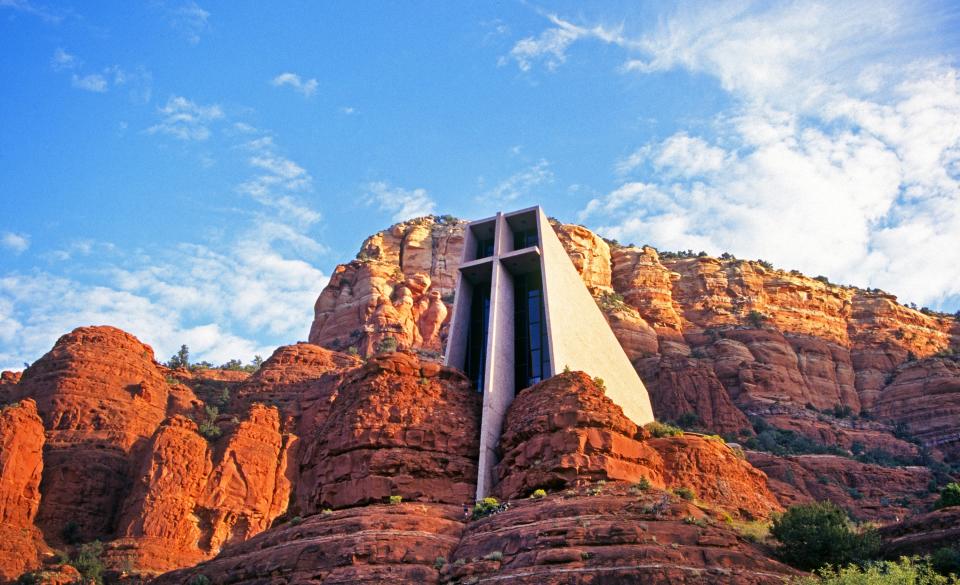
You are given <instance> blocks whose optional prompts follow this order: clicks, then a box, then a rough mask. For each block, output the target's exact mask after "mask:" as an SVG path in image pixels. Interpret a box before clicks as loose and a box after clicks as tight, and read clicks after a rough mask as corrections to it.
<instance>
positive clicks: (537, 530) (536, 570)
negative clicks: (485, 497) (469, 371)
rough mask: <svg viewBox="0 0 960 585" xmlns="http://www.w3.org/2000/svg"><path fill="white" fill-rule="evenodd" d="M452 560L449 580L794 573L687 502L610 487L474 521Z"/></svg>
mask: <svg viewBox="0 0 960 585" xmlns="http://www.w3.org/2000/svg"><path fill="white" fill-rule="evenodd" d="M593 493H595V492H593ZM449 560H450V561H451V562H450V563H449V564H448V565H446V567H445V568H444V576H445V577H446V579H447V582H451V583H466V582H486V581H487V580H489V581H494V580H496V582H503V583H521V584H531V585H533V584H536V585H548V584H560V583H564V584H569V583H623V584H627V583H657V584H664V585H665V584H674V583H698V584H707V583H751V584H752V583H782V582H783V581H784V580H785V579H786V578H788V577H791V576H793V575H795V574H796V572H795V571H793V570H792V569H790V568H789V567H786V566H784V565H782V564H780V563H778V562H777V561H774V560H772V559H770V558H769V557H768V556H767V554H765V553H764V552H763V551H762V550H760V549H759V548H758V547H757V546H756V545H753V544H750V543H748V542H746V541H745V540H743V539H742V538H740V537H739V536H738V535H737V533H736V532H735V531H734V530H733V529H732V528H731V527H730V526H729V525H727V524H725V523H723V522H720V521H717V520H715V519H713V518H710V517H707V516H705V515H704V513H703V512H702V511H701V510H700V508H698V507H697V506H694V505H693V504H691V503H689V502H686V501H683V500H682V499H680V498H677V497H673V496H670V495H668V494H663V493H662V492H659V491H658V490H651V491H648V492H643V493H640V494H639V495H638V494H637V493H635V492H629V491H626V490H624V489H617V488H615V487H609V486H607V487H604V488H603V491H602V492H601V493H595V495H587V494H584V493H582V492H576V491H574V490H570V491H568V492H565V493H564V494H563V495H556V496H553V495H551V496H548V497H546V498H543V499H539V500H526V501H518V502H515V503H514V504H513V506H512V507H511V508H510V509H509V510H507V511H505V512H501V513H499V514H495V515H493V516H489V517H487V518H484V519H482V520H479V521H477V522H473V523H471V524H470V525H469V526H468V528H467V530H466V531H465V532H464V534H463V537H462V539H461V540H460V544H459V546H458V547H457V549H456V552H454V554H453V557H452V558H450V559H449ZM478 580H479V581H478Z"/></svg>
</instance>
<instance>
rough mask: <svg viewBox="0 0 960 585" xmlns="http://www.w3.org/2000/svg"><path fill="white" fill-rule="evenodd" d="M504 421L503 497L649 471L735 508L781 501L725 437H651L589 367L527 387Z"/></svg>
mask: <svg viewBox="0 0 960 585" xmlns="http://www.w3.org/2000/svg"><path fill="white" fill-rule="evenodd" d="M504 429H505V430H504V433H503V436H502V438H501V442H500V451H501V452H502V453H503V458H502V459H501V461H500V463H499V464H498V465H497V467H496V475H497V477H498V478H499V482H498V483H497V485H496V486H495V491H496V492H497V495H499V496H500V497H502V498H504V499H507V498H516V497H520V496H524V495H527V494H529V493H531V492H533V491H534V490H535V489H538V488H546V489H551V490H558V489H563V488H567V487H572V486H578V485H584V484H586V483H590V482H596V481H601V480H602V481H624V482H629V483H634V482H638V481H640V480H641V479H646V480H647V481H649V482H650V484H651V485H652V486H654V487H657V488H660V489H678V488H686V489H690V490H692V491H693V492H694V493H696V494H697V497H699V498H700V499H701V500H702V501H704V502H707V503H709V504H711V505H712V506H714V507H716V508H718V509H723V510H725V511H727V512H728V513H730V514H732V515H735V516H742V517H746V518H765V517H767V516H769V515H770V513H771V512H774V511H777V510H780V509H781V508H780V505H779V504H778V503H777V501H776V499H775V498H774V496H773V494H772V493H771V492H770V491H769V490H768V488H767V482H766V477H765V476H764V475H763V474H762V473H759V472H758V471H757V470H756V469H754V468H753V467H752V466H750V465H749V464H748V463H746V462H745V461H743V459H742V458H741V457H739V456H738V454H737V452H735V451H733V450H732V449H730V448H729V447H727V446H726V445H725V444H724V442H723V440H721V439H719V438H717V439H710V438H704V437H698V436H683V437H670V438H661V439H652V438H650V436H649V434H648V433H647V432H646V431H644V430H643V429H640V428H638V427H637V426H636V425H635V424H633V422H631V421H630V420H629V419H628V418H626V417H625V416H624V415H623V411H622V410H621V409H620V407H619V406H617V405H616V404H614V403H613V402H612V401H611V400H610V399H609V398H607V397H606V396H605V395H604V393H603V389H602V387H600V386H597V384H596V383H595V382H594V381H593V380H591V379H590V377H589V376H587V375H586V374H584V373H583V372H570V373H564V374H560V375H558V376H554V377H553V378H550V379H549V380H546V381H544V382H541V383H539V384H537V385H535V386H532V387H530V388H528V389H526V390H524V391H523V392H521V393H520V394H519V395H518V396H517V397H516V399H515V400H514V401H513V403H512V404H511V405H510V409H509V410H508V411H507V419H506V423H505V425H504Z"/></svg>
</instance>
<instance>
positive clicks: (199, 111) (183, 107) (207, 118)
mask: <svg viewBox="0 0 960 585" xmlns="http://www.w3.org/2000/svg"><path fill="white" fill-rule="evenodd" d="M157 111H158V112H159V113H160V114H161V115H162V117H163V119H162V120H161V121H160V123H158V124H155V125H153V126H151V127H149V128H147V133H148V134H166V135H168V136H173V137H174V138H177V139H179V140H206V139H207V138H209V137H210V125H211V123H212V122H214V121H215V120H219V119H221V118H223V110H221V109H220V106H218V105H210V106H201V105H199V104H196V103H194V102H193V101H191V100H189V99H187V98H185V97H181V96H171V97H170V99H168V100H167V103H166V104H165V105H164V106H163V107H161V108H157Z"/></svg>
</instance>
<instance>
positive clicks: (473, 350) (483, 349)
mask: <svg viewBox="0 0 960 585" xmlns="http://www.w3.org/2000/svg"><path fill="white" fill-rule="evenodd" d="M489 328H490V283H489V282H488V283H486V284H479V285H477V286H476V287H475V288H474V289H473V300H472V301H471V303H470V323H469V324H468V326H467V364H466V366H467V367H466V374H467V377H468V378H470V381H471V382H473V385H474V386H475V387H476V389H477V392H483V382H484V380H483V373H484V369H485V368H484V366H485V365H486V363H487V332H488V330H489Z"/></svg>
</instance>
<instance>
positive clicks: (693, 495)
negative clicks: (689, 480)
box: [673, 485, 697, 502]
mask: <svg viewBox="0 0 960 585" xmlns="http://www.w3.org/2000/svg"><path fill="white" fill-rule="evenodd" d="M673 493H675V494H677V495H678V496H680V497H681V498H683V499H684V500H686V501H688V502H692V501H693V500H695V499H697V492H695V491H693V490H692V489H691V488H689V487H687V486H685V485H684V486H680V487H678V488H676V489H674V490H673Z"/></svg>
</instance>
